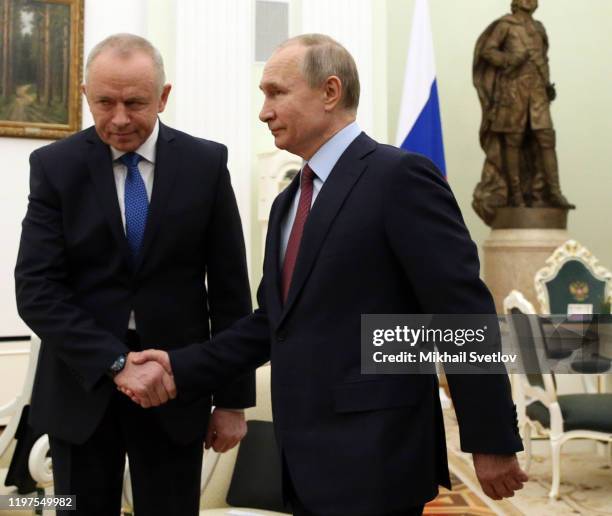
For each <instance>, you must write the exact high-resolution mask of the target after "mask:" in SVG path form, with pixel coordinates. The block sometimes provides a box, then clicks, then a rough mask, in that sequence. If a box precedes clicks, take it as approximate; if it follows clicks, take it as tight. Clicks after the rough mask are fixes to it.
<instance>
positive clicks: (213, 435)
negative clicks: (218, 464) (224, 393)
mask: <svg viewBox="0 0 612 516" xmlns="http://www.w3.org/2000/svg"><path fill="white" fill-rule="evenodd" d="M246 433H247V425H246V421H245V420H244V411H242V410H240V411H235V410H224V409H221V408H215V410H213V413H212V415H211V416H210V423H208V432H207V433H206V441H205V443H204V444H205V447H206V449H208V448H211V447H212V449H213V450H215V451H216V452H217V453H223V452H226V451H228V450H231V449H232V448H233V447H234V446H236V445H237V444H238V443H239V442H240V441H241V440H242V438H243V437H244V436H245V435H246Z"/></svg>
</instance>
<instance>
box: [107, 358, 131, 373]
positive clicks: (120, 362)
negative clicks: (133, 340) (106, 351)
mask: <svg viewBox="0 0 612 516" xmlns="http://www.w3.org/2000/svg"><path fill="white" fill-rule="evenodd" d="M126 361H127V353H123V354H122V355H119V356H118V357H117V360H115V361H114V362H113V364H112V365H111V366H110V367H109V368H108V375H109V376H110V377H111V378H114V377H115V376H117V375H118V374H119V373H120V372H121V371H123V368H124V367H125V363H126Z"/></svg>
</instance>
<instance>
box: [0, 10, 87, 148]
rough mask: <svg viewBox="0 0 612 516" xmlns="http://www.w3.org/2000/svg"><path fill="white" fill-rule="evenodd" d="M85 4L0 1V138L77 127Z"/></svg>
mask: <svg viewBox="0 0 612 516" xmlns="http://www.w3.org/2000/svg"><path fill="white" fill-rule="evenodd" d="M83 2H84V0H0V136H18V137H25V138H45V139H59V138H63V137H65V136H68V135H71V134H74V133H75V132H77V131H79V130H80V128H81V83H82V76H83V10H84V3H83Z"/></svg>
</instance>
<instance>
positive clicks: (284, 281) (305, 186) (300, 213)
mask: <svg viewBox="0 0 612 516" xmlns="http://www.w3.org/2000/svg"><path fill="white" fill-rule="evenodd" d="M314 177H315V174H314V172H313V171H312V169H311V168H310V167H309V166H308V165H305V166H304V168H303V169H302V177H301V178H300V201H299V203H298V208H297V213H296V214H295V220H294V221H293V226H292V227H291V233H290V235H289V242H287V249H286V250H285V262H284V263H283V272H282V276H281V288H282V294H283V303H284V302H285V301H287V294H289V287H290V286H291V277H292V276H293V270H294V269H295V262H296V261H297V256H298V251H299V250H300V242H301V241H302V234H303V233H304V224H306V219H307V218H308V214H309V213H310V205H311V204H312V181H313V179H314Z"/></svg>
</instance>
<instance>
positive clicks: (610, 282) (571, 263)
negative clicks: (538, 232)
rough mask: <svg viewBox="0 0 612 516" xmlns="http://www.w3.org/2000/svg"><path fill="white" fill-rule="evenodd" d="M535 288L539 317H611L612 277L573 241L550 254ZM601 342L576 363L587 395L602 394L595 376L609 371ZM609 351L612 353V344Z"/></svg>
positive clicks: (596, 340)
mask: <svg viewBox="0 0 612 516" xmlns="http://www.w3.org/2000/svg"><path fill="white" fill-rule="evenodd" d="M534 286H535V291H536V296H537V300H538V303H539V304H540V313H541V314H544V315H546V314H567V315H572V314H575V315H576V316H579V315H580V314H609V313H610V301H611V300H612V273H611V272H610V271H609V270H608V269H606V268H605V267H604V266H602V265H601V264H600V263H599V261H598V260H597V258H596V257H595V256H593V254H592V253H591V252H590V251H589V250H588V249H587V248H586V247H584V246H583V245H582V244H580V243H579V242H577V241H576V240H568V241H567V242H565V243H564V244H562V245H560V246H559V247H558V248H557V249H555V251H553V253H552V254H551V256H550V257H549V258H548V259H547V260H546V263H545V265H544V267H542V268H541V269H540V270H539V271H538V272H537V273H536V275H535V277H534ZM561 331H562V330H561ZM600 339H601V335H595V336H594V337H593V339H592V340H593V342H592V344H593V346H594V348H596V349H597V351H595V352H594V353H593V354H592V355H591V356H589V357H586V356H585V357H584V358H583V360H581V361H580V362H578V363H576V367H577V369H576V370H577V371H579V372H582V373H586V374H585V376H584V377H583V381H584V383H585V385H586V387H587V389H588V390H589V392H603V391H605V386H604V385H603V384H604V381H605V377H603V376H597V373H601V372H606V371H608V370H609V368H610V360H609V358H610V357H605V356H600V355H599V348H600V347H601V344H603V342H600ZM607 340H610V339H609V338H608V339H607ZM608 347H609V348H611V349H610V351H612V343H609V345H608ZM585 351H586V349H585Z"/></svg>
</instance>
